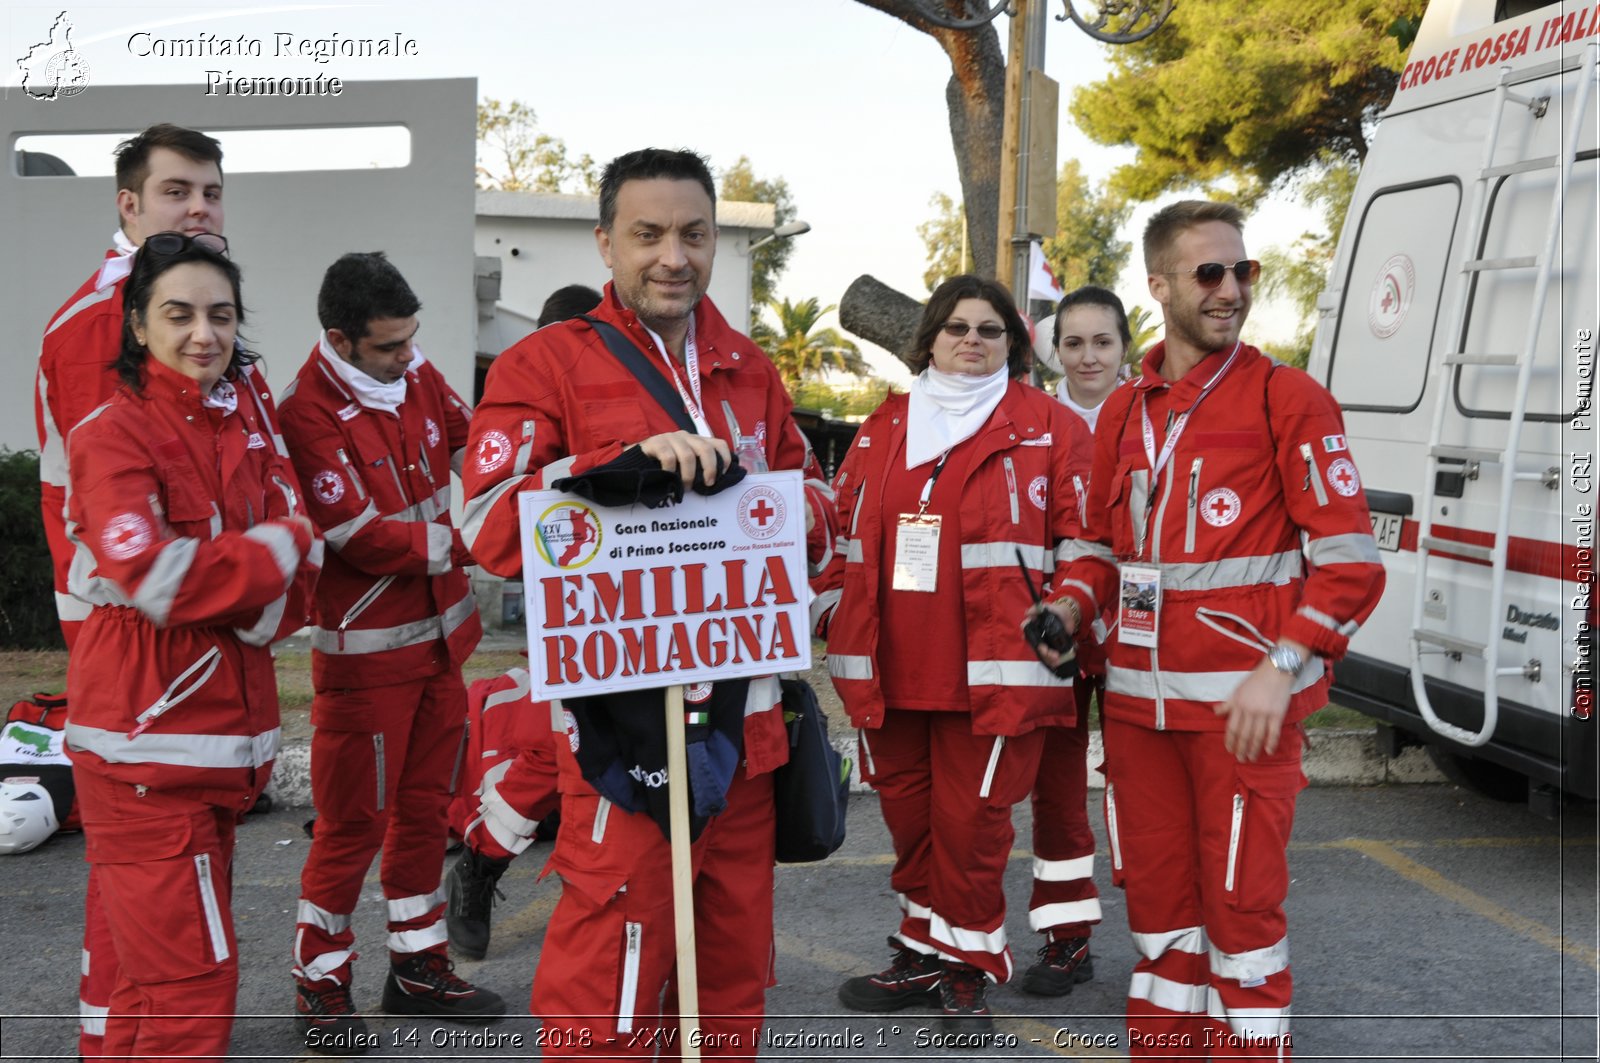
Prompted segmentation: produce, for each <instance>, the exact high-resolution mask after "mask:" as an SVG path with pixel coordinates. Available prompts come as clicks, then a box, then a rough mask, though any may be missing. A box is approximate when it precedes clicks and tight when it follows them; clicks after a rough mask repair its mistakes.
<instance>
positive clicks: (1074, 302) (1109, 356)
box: [1051, 284, 1133, 432]
mask: <svg viewBox="0 0 1600 1063" xmlns="http://www.w3.org/2000/svg"><path fill="white" fill-rule="evenodd" d="M1132 343H1133V332H1132V331H1131V330H1130V329H1129V327H1128V312H1127V311H1126V310H1124V309H1123V308H1122V300H1121V299H1118V298H1117V295H1116V293H1115V292H1112V291H1110V290H1108V289H1105V288H1097V287H1095V286H1094V285H1092V284H1086V285H1084V286H1083V287H1082V288H1077V289H1074V290H1073V291H1071V292H1068V293H1067V295H1066V296H1065V297H1064V298H1063V299H1062V300H1061V303H1060V305H1059V306H1057V307H1056V320H1055V330H1054V332H1053V334H1052V336H1051V346H1052V347H1053V348H1054V349H1055V355H1056V358H1057V359H1059V360H1060V362H1061V370H1062V373H1063V376H1062V378H1061V383H1060V384H1057V385H1056V398H1058V399H1060V400H1061V403H1062V405H1064V406H1066V408H1067V409H1069V410H1071V411H1072V412H1073V413H1075V414H1077V415H1078V416H1079V417H1081V418H1083V420H1084V422H1085V423H1086V424H1088V426H1089V431H1090V432H1093V431H1094V426H1095V422H1096V421H1097V420H1098V419H1099V417H1100V406H1101V404H1102V403H1104V402H1105V401H1106V396H1108V395H1110V394H1111V392H1112V391H1113V390H1114V389H1115V388H1116V386H1117V385H1118V384H1120V383H1121V382H1122V372H1121V370H1122V360H1123V358H1124V357H1126V356H1127V353H1128V347H1129V346H1130V345H1131V344H1132Z"/></svg>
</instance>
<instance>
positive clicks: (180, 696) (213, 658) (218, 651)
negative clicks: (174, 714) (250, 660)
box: [128, 646, 222, 738]
mask: <svg viewBox="0 0 1600 1063" xmlns="http://www.w3.org/2000/svg"><path fill="white" fill-rule="evenodd" d="M221 663H222V648H221V647H220V646H213V647H211V648H210V649H209V650H207V651H206V652H205V653H203V654H201V655H200V658H199V659H198V660H196V661H195V662H194V663H193V664H191V665H190V666H189V667H187V668H185V669H184V670H183V671H182V672H179V673H178V677H177V678H176V679H174V680H173V681H172V682H171V683H169V684H168V685H167V689H166V690H164V691H162V693H161V696H160V697H159V698H157V699H156V703H155V704H154V705H151V706H150V707H149V708H148V709H145V710H144V711H143V712H141V713H140V714H139V715H138V716H135V717H134V728H133V730H131V731H129V732H128V737H129V738H138V737H139V736H140V735H142V734H144V733H145V731H147V730H149V728H150V725H151V724H153V723H155V722H156V721H157V720H159V719H160V718H161V717H162V715H163V714H165V713H166V711H167V710H168V709H170V708H172V707H173V706H174V705H177V704H179V703H181V702H183V701H185V700H186V699H187V698H188V697H189V695H191V694H193V693H194V692H195V691H196V690H199V689H200V688H201V687H203V686H205V684H206V682H207V681H208V680H209V679H210V678H211V677H212V675H214V674H215V673H216V670H217V666H218V665H220V664H221ZM202 669H204V671H201V670H202ZM196 672H201V674H200V676H199V677H198V678H197V679H195V680H194V682H192V683H190V684H189V685H188V686H186V687H184V688H183V689H182V690H179V689H178V688H179V687H180V686H183V683H184V681H185V680H187V679H189V677H190V676H193V675H194V674H195V673H196Z"/></svg>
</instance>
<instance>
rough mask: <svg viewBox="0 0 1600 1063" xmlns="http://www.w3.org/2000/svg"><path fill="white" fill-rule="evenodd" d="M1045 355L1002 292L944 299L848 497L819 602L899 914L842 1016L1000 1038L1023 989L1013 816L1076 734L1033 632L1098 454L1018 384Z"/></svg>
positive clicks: (1078, 425) (982, 284)
mask: <svg viewBox="0 0 1600 1063" xmlns="http://www.w3.org/2000/svg"><path fill="white" fill-rule="evenodd" d="M1028 351H1029V339H1028V331H1027V325H1026V323H1024V321H1023V320H1022V318H1021V317H1020V316H1019V315H1018V313H1017V311H1016V307H1015V306H1014V305H1013V303H1012V301H1011V296H1010V294H1009V293H1008V292H1007V291H1006V290H1005V289H1004V288H1002V287H1001V286H1000V285H998V284H996V283H995V282H993V281H990V280H986V279H983V278H980V277H976V276H971V275H963V276H959V277H954V278H952V279H950V280H948V281H946V282H945V283H943V284H941V285H940V286H939V288H938V289H937V290H936V291H935V292H934V293H933V295H932V297H931V298H930V299H929V300H928V305H927V308H926V310H925V311H924V313H923V317H922V322H921V324H920V325H919V326H918V328H917V332H916V336H915V338H914V341H913V346H912V348H911V351H910V353H909V355H908V357H907V361H908V362H909V363H910V364H911V366H912V368H913V369H915V370H917V371H918V375H917V377H916V379H915V380H914V381H913V382H912V385H911V390H910V393H909V394H906V395H890V396H889V398H888V399H886V400H885V401H884V403H883V405H882V406H880V407H879V408H878V410H877V411H876V412H874V413H873V414H872V416H871V417H869V418H868V419H867V420H866V422H865V423H864V424H862V426H861V429H860V431H859V432H857V434H856V438H855V442H854V443H853V444H852V446H851V448H850V452H849V455H848V456H847V457H846V459H845V461H844V464H843V466H842V467H841V468H840V470H839V474H838V476H837V478H836V479H835V481H834V490H835V493H836V497H837V499H838V506H839V518H840V526H841V527H843V528H845V529H847V531H846V532H845V533H844V535H843V536H841V538H840V541H839V544H838V546H837V547H836V552H835V554H834V556H833V558H832V560H831V562H830V563H829V565H828V566H827V568H826V569H825V571H824V572H823V574H822V575H821V576H820V577H819V579H818V580H817V586H816V589H817V591H818V594H819V596H820V597H819V600H818V602H817V603H816V606H815V608H816V610H817V614H816V615H818V617H819V622H818V624H817V633H818V635H819V636H820V637H823V638H826V639H827V640H828V672H829V674H830V675H831V676H832V677H833V682H834V685H835V687H836V688H837V689H838V691H839V694H840V696H841V697H842V698H843V699H844V703H845V708H846V709H847V711H848V712H849V714H850V718H851V720H852V722H854V723H855V724H856V726H857V727H858V728H860V736H861V745H860V760H861V770H862V776H863V778H865V779H866V780H867V782H869V783H870V784H871V785H872V786H873V788H874V789H876V790H877V791H878V795H879V798H880V803H881V807H882V809H883V816H884V820H885V821H886V823H887V824H888V827H889V832H890V835H891V837H892V838H893V840H894V850H895V864H894V869H893V871H892V872H891V873H890V884H891V885H892V886H893V887H894V890H895V892H896V893H897V894H898V896H899V901H900V909H901V914H900V920H899V924H898V926H897V928H896V930H895V932H894V933H893V934H891V935H890V937H889V945H890V948H891V949H893V950H894V958H893V961H892V962H891V964H890V966H889V967H888V968H887V969H886V970H883V971H881V972H879V973H877V974H872V975H863V976H860V977H856V978H851V979H849V980H848V981H846V982H845V983H844V984H843V985H842V986H840V988H839V999H840V1001H841V1002H842V1003H843V1004H844V1005H845V1006H846V1007H848V1008H852V1009H855V1010H858V1011H869V1012H885V1011H894V1010H898V1009H900V1008H905V1007H913V1006H926V1007H937V1008H940V1009H941V1010H942V1011H943V1013H944V1014H943V1020H942V1022H943V1027H944V1029H945V1030H946V1031H947V1032H952V1033H981V1032H985V1031H987V1030H989V1029H990V1028H991V1027H992V1024H993V1018H992V1015H991V1012H990V1010H989V1007H988V1004H987V1001H986V990H987V987H988V986H989V984H990V983H1000V982H1005V981H1007V980H1008V979H1009V978H1010V977H1011V975H1012V960H1011V950H1010V948H1009V947H1008V946H1007V944H1006V935H1005V925H1004V924H1005V895H1004V891H1003V888H1002V880H1003V876H1004V872H1005V866H1006V860H1007V857H1008V856H1009V854H1010V851H1011V841H1012V829H1011V806H1012V805H1014V804H1015V803H1016V802H1018V801H1020V800H1022V799H1023V798H1025V797H1026V796H1027V795H1028V791H1029V789H1030V788H1031V787H1032V785H1033V781H1034V775H1035V772H1036V769H1037V767H1038V763H1039V755H1040V750H1041V749H1042V748H1043V744H1044V731H1043V729H1042V728H1044V727H1045V726H1047V725H1058V726H1070V725H1071V724H1072V722H1073V701H1072V697H1071V694H1070V689H1069V688H1070V685H1071V679H1070V678H1058V677H1057V676H1056V675H1053V674H1052V673H1051V672H1050V670H1049V669H1047V668H1045V667H1044V665H1042V664H1040V663H1039V661H1038V659H1037V658H1036V657H1035V655H1034V651H1033V650H1032V649H1031V648H1030V646H1029V644H1028V642H1027V641H1026V640H1025V639H1024V637H1023V635H1022V634H1021V633H1020V632H1019V631H1018V628H1017V619H1016V618H1017V617H1018V616H1020V615H1021V613H1019V612H1018V610H1019V609H1021V610H1022V611H1023V612H1025V611H1026V610H1027V608H1028V605H1029V604H1030V603H1031V602H1032V601H1033V600H1034V597H1033V596H1034V595H1035V594H1037V593H1039V592H1040V591H1041V590H1042V588H1043V585H1044V584H1045V583H1047V582H1048V581H1050V580H1052V579H1053V578H1054V575H1055V572H1056V569H1057V566H1058V565H1059V564H1061V563H1063V562H1064V561H1065V560H1066V554H1065V553H1064V552H1063V548H1064V545H1065V544H1066V543H1067V541H1068V540H1070V539H1072V538H1073V537H1074V536H1076V535H1077V534H1078V530H1079V522H1080V515H1079V506H1080V497H1079V490H1078V487H1077V486H1076V485H1075V483H1074V480H1075V478H1076V480H1077V482H1078V484H1082V483H1083V482H1085V481H1086V480H1087V474H1088V467H1089V460H1090V446H1091V444H1090V436H1089V433H1088V430H1087V429H1086V428H1085V427H1084V425H1083V422H1082V421H1080V420H1078V419H1077V418H1075V417H1072V416H1070V415H1069V414H1068V413H1067V411H1066V410H1065V409H1064V408H1063V407H1062V406H1061V404H1060V403H1058V402H1056V401H1055V400H1054V399H1052V398H1051V397H1050V396H1049V395H1047V394H1045V393H1044V392H1042V391H1039V390H1038V389H1036V388H1032V387H1029V386H1027V385H1026V384H1024V383H1023V382H1022V381H1021V380H1020V379H1019V377H1020V376H1021V374H1022V372H1023V368H1024V365H1025V358H1026V356H1027V354H1028ZM1019 561H1020V562H1021V564H1022V567H1021V569H1020V570H1019Z"/></svg>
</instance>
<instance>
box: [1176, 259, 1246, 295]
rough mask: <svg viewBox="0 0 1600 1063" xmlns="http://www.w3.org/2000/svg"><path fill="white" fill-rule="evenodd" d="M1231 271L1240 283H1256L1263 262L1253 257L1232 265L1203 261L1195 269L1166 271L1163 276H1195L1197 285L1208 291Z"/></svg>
mask: <svg viewBox="0 0 1600 1063" xmlns="http://www.w3.org/2000/svg"><path fill="white" fill-rule="evenodd" d="M1229 271H1232V273H1233V279H1234V280H1236V281H1238V282H1239V283H1240V284H1254V283H1255V282H1256V279H1257V278H1258V277H1260V276H1261V263H1260V262H1258V261H1256V260H1255V259H1253V258H1241V259H1240V260H1239V261H1237V262H1235V263H1234V264H1233V265H1231V266H1228V265H1224V264H1223V263H1221V262H1202V263H1200V264H1199V265H1198V266H1196V267H1195V268H1194V269H1180V270H1174V271H1172V272H1169V273H1164V274H1162V276H1165V277H1177V276H1189V277H1193V278H1194V282H1195V284H1196V285H1198V286H1199V287H1201V288H1204V289H1205V290H1206V291H1210V290H1211V289H1213V288H1215V287H1217V285H1219V284H1221V283H1222V278H1223V277H1224V276H1226V275H1227V274H1228V272H1229Z"/></svg>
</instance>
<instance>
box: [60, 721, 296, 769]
mask: <svg viewBox="0 0 1600 1063" xmlns="http://www.w3.org/2000/svg"><path fill="white" fill-rule="evenodd" d="M279 737H280V733H279V730H278V728H276V727H274V728H273V729H272V730H270V731H264V732H262V733H261V734H258V735H188V734H169V733H165V732H161V731H147V732H145V733H144V734H142V735H140V736H139V737H138V738H129V737H128V736H127V734H125V733H123V732H121V731H107V730H105V729H104V728H101V727H86V726H84V725H83V724H78V723H69V724H67V730H66V738H67V746H68V747H69V748H71V749H76V750H79V751H81V752H84V753H93V754H94V755H95V756H97V757H99V758H100V759H101V760H103V761H105V762H106V763H108V764H173V765H178V766H181V767H186V768H259V767H262V766H264V765H266V764H268V763H270V762H271V761H272V759H273V758H274V757H276V756H277V755H278V740H279Z"/></svg>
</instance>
